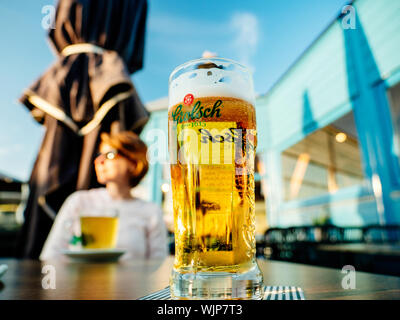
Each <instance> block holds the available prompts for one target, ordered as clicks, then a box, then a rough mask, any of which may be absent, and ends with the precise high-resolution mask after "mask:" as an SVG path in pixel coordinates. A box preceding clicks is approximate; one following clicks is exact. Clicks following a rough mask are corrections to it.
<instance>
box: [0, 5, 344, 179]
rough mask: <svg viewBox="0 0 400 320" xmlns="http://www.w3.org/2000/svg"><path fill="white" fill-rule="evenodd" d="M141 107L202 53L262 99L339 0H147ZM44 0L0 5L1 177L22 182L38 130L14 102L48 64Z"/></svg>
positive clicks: (135, 79) (334, 13)
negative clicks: (224, 61) (249, 75)
mask: <svg viewBox="0 0 400 320" xmlns="http://www.w3.org/2000/svg"><path fill="white" fill-rule="evenodd" d="M148 1H149V11H148V22H147V32H146V47H145V59H144V68H143V69H142V70H141V71H139V72H137V73H135V74H134V75H133V77H132V80H133V82H134V84H135V86H136V88H137V90H138V92H139V95H140V97H141V98H142V100H143V101H144V102H149V101H151V100H154V99H157V98H160V97H164V96H166V95H167V94H168V76H169V74H170V73H171V71H172V70H173V69H174V68H175V67H176V66H177V65H179V64H181V63H183V62H185V61H187V60H191V59H195V58H199V57H200V56H201V55H202V53H203V52H204V51H205V50H208V51H211V52H215V53H217V54H218V55H219V56H221V57H225V58H230V59H233V60H238V61H240V62H242V63H244V64H246V65H248V66H249V67H250V68H251V69H252V70H253V72H254V83H255V90H256V93H258V94H264V93H266V92H267V91H268V89H269V88H270V87H271V86H272V85H273V84H274V83H275V82H276V81H277V79H278V78H279V77H280V76H281V75H282V74H283V73H284V72H285V71H286V70H287V69H288V67H289V66H290V65H291V64H292V63H293V62H294V61H295V60H296V59H297V58H298V57H299V55H300V54H301V53H302V52H303V51H304V50H305V49H306V48H307V47H308V46H309V45H310V44H311V43H312V42H313V41H314V40H315V39H316V38H317V36H318V35H319V34H320V33H321V32H322V31H323V29H325V27H326V26H327V25H328V24H329V23H330V22H331V21H332V20H333V19H334V18H335V17H336V16H337V14H338V13H339V11H341V8H342V7H343V6H344V5H345V4H346V3H348V1H345V0H324V1H321V0H280V1H276V0H248V1H243V0H218V1H215V0H201V1H194V0H148ZM54 4H55V2H54V1H51V0H35V1H28V0H24V1H23V0H14V1H5V0H0V36H1V39H2V47H1V59H0V70H1V72H0V173H5V174H8V175H11V176H13V177H16V178H19V179H22V180H27V179H28V178H29V175H30V171H31V169H32V166H33V162H34V160H35V158H36V154H37V151H38V149H39V146H40V143H41V139H42V137H43V133H44V129H43V128H42V127H41V126H40V125H38V124H36V123H35V122H34V121H33V120H32V118H31V116H30V115H29V113H28V112H27V110H26V109H25V107H23V106H22V105H20V104H19V103H18V102H17V99H18V97H19V96H20V94H21V92H22V91H23V89H24V88H26V87H28V86H30V85H31V84H32V82H33V81H35V80H36V78H37V77H38V76H39V75H40V74H41V73H42V72H44V71H45V70H46V68H47V67H48V66H49V65H50V64H51V63H52V62H53V61H54V59H55V57H54V55H53V53H52V51H51V50H50V48H49V46H48V43H47V36H46V30H44V29H43V28H42V19H43V17H44V14H42V8H43V6H45V5H54Z"/></svg>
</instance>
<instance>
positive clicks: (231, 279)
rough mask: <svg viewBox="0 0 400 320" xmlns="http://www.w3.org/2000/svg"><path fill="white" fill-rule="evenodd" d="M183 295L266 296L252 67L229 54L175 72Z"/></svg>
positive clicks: (178, 274)
mask: <svg viewBox="0 0 400 320" xmlns="http://www.w3.org/2000/svg"><path fill="white" fill-rule="evenodd" d="M168 129H169V150H170V163H171V179H172V195H173V208H174V227H175V262H174V267H173V271H172V274H171V278H170V287H171V296H172V297H173V298H175V299H261V297H262V294H263V285H262V274H261V272H260V270H259V268H258V265H257V263H256V260H255V208H254V203H255V199H254V157H255V149H256V145H257V140H256V137H257V135H256V115H255V109H254V89H253V81H252V77H251V74H250V72H249V71H248V70H247V69H246V68H245V67H244V66H242V65H240V64H238V63H236V62H234V61H230V60H227V59H222V58H210V59H199V60H194V61H189V62H187V63H185V64H183V65H181V66H179V67H177V68H176V69H175V70H174V71H173V72H172V74H171V76H170V79H169V110H168Z"/></svg>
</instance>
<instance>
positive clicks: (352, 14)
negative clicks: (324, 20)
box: [342, 5, 356, 30]
mask: <svg viewBox="0 0 400 320" xmlns="http://www.w3.org/2000/svg"><path fill="white" fill-rule="evenodd" d="M342 14H343V15H344V16H343V18H342V28H343V29H345V30H348V29H352V30H354V29H356V9H355V8H354V7H353V6H350V5H347V6H344V7H343V8H342Z"/></svg>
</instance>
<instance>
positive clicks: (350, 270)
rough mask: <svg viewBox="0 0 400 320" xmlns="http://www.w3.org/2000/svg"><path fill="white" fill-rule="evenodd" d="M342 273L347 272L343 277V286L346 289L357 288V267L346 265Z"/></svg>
mask: <svg viewBox="0 0 400 320" xmlns="http://www.w3.org/2000/svg"><path fill="white" fill-rule="evenodd" d="M342 273H344V274H346V275H345V276H344V277H343V279H342V288H343V289H345V290H349V289H355V288H356V269H355V268H354V267H353V266H351V265H345V266H343V268H342Z"/></svg>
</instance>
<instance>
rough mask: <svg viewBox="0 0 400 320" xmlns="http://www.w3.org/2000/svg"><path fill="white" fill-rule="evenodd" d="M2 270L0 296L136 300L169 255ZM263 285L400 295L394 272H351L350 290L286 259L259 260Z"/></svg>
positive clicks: (160, 279)
mask: <svg viewBox="0 0 400 320" xmlns="http://www.w3.org/2000/svg"><path fill="white" fill-rule="evenodd" d="M2 263H6V264H7V265H8V267H9V270H8V271H7V273H6V274H5V275H4V276H3V278H2V279H1V280H0V300H2V299H121V300H126V299H137V298H139V297H142V296H144V295H146V294H149V293H151V292H154V291H157V290H160V289H162V288H165V287H166V286H167V285H168V278H169V274H170V272H171V268H172V264H173V258H172V257H168V258H167V259H165V260H162V261H155V260H147V261H120V262H117V263H77V262H61V261H49V262H46V263H43V262H38V261H32V260H15V259H0V264H2ZM45 264H51V265H53V266H54V268H55V270H56V289H43V288H42V279H43V277H44V276H45V274H42V268H43V266H44V265H45ZM259 265H260V268H261V270H262V272H263V274H264V282H265V284H267V285H290V286H299V287H301V288H303V290H304V292H305V296H306V299H400V277H393V276H383V275H376V274H369V273H364V272H356V289H348V290H345V289H343V288H342V285H341V283H342V279H343V277H344V276H345V274H343V273H341V270H339V269H329V268H322V267H315V266H308V265H302V264H296V263H289V262H278V261H267V260H259Z"/></svg>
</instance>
